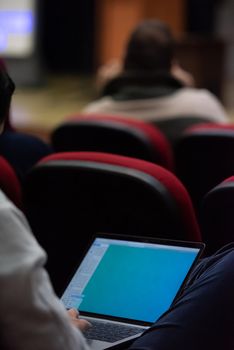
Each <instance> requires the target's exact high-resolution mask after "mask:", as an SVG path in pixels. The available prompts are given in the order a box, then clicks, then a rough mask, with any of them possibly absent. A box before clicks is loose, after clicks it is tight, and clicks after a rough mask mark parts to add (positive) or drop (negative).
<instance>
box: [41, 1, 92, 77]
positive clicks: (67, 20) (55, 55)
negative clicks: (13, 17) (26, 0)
mask: <svg viewBox="0 0 234 350" xmlns="http://www.w3.org/2000/svg"><path fill="white" fill-rule="evenodd" d="M40 24H41V25H40V27H41V48H42V55H43V58H44V62H45V65H46V66H47V68H48V69H49V70H51V71H56V72H57V71H59V72H90V71H92V68H93V47H94V45H93V43H94V35H93V34H94V0H49V1H48V0H43V1H42V5H41V20H40Z"/></svg>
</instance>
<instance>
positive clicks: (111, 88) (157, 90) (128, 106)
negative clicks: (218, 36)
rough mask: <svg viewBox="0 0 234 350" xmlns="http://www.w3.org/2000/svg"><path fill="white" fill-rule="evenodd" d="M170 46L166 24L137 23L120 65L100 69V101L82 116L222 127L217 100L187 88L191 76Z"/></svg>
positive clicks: (222, 114) (222, 116)
mask: <svg viewBox="0 0 234 350" xmlns="http://www.w3.org/2000/svg"><path fill="white" fill-rule="evenodd" d="M174 46H175V42H174V39H173V37H172V34H171V31H170V29H169V28H168V26H167V25H166V24H164V23H163V22H160V21H158V20H146V21H144V22H142V23H140V24H139V25H138V26H137V27H136V29H135V30H134V31H133V33H132V34H131V36H130V39H129V41H128V44H127V47H126V52H125V55H124V59H123V63H118V62H113V63H111V64H110V65H107V66H106V67H105V66H104V67H103V68H101V71H100V72H99V75H98V84H99V86H103V88H102V89H101V97H100V98H99V99H98V100H97V101H94V102H92V103H90V104H89V105H88V106H86V108H85V109H84V112H85V113H101V114H116V115H118V114H119V115H129V116H132V117H136V118H139V119H144V120H150V121H156V120H163V119H169V118H171V117H178V116H180V117H183V116H184V117H186V116H193V117H196V116H197V117H206V118H207V119H210V120H211V121H214V122H225V121H226V122H227V121H228V117H227V115H226V112H225V110H224V108H223V107H222V105H221V103H220V102H219V101H218V99H217V98H216V97H215V96H214V95H213V94H212V93H210V92H209V91H207V90H205V89H197V88H195V87H193V85H194V80H193V77H192V76H191V75H190V74H189V73H187V72H185V71H184V70H183V69H182V68H181V67H180V66H179V64H178V63H177V62H176V60H175V58H174ZM207 69H209V67H207Z"/></svg>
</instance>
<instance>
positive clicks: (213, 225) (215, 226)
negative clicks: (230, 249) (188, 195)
mask: <svg viewBox="0 0 234 350" xmlns="http://www.w3.org/2000/svg"><path fill="white" fill-rule="evenodd" d="M233 213H234V176H231V177H230V178H228V179H226V180H224V181H223V182H221V183H220V184H219V185H218V186H216V187H214V188H213V189H212V190H211V191H209V192H208V193H207V194H206V196H205V197H204V199H203V201H202V205H201V227H202V237H203V239H204V242H205V243H206V251H207V254H211V253H213V252H215V251H216V250H218V249H219V248H221V247H222V246H224V245H225V244H228V243H231V242H234V220H233Z"/></svg>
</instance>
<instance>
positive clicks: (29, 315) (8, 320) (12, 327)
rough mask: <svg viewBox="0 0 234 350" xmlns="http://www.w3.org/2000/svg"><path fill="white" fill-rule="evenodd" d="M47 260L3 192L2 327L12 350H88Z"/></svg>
mask: <svg viewBox="0 0 234 350" xmlns="http://www.w3.org/2000/svg"><path fill="white" fill-rule="evenodd" d="M45 260H46V255H45V253H44V251H43V250H42V249H41V247H40V246H39V245H38V243H37V242H36V240H35V238H34V237H33V235H32V233H31V231H30V229H29V226H28V224H27V222H26V219H25V218H24V216H23V214H22V213H21V212H20V211H19V210H18V209H16V208H15V207H14V205H13V204H12V203H11V202H10V201H8V199H6V197H5V196H4V194H3V193H2V192H1V191H0V310H1V313H0V325H1V332H0V338H1V342H3V344H4V349H9V350H16V349H17V350H48V349H49V350H88V345H87V343H86V341H85V339H84V337H83V335H82V334H81V332H80V331H79V330H78V329H76V328H75V326H73V325H72V324H71V322H70V320H69V318H68V315H67V312H66V310H65V308H64V307H63V305H62V303H61V302H60V300H59V299H58V298H57V297H56V295H55V294H54V292H53V289H52V287H51V283H50V280H49V278H48V275H47V272H46V271H45V269H44V267H43V266H44V263H45Z"/></svg>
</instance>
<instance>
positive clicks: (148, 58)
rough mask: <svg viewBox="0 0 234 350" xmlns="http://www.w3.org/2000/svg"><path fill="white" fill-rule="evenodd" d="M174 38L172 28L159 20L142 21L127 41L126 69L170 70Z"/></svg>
mask: <svg viewBox="0 0 234 350" xmlns="http://www.w3.org/2000/svg"><path fill="white" fill-rule="evenodd" d="M173 55H174V38H173V36H172V33H171V30H170V28H169V27H168V26H167V25H166V24H165V23H164V22H161V21H158V20H146V21H144V22H142V23H140V24H139V25H138V26H137V27H136V29H135V30H134V31H133V33H132V34H131V36H130V38H129V41H128V43H127V48H126V55H125V59H124V70H125V71H141V70H155V71H158V70H164V71H165V70H166V71H168V70H170V68H171V63H172V59H173Z"/></svg>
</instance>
